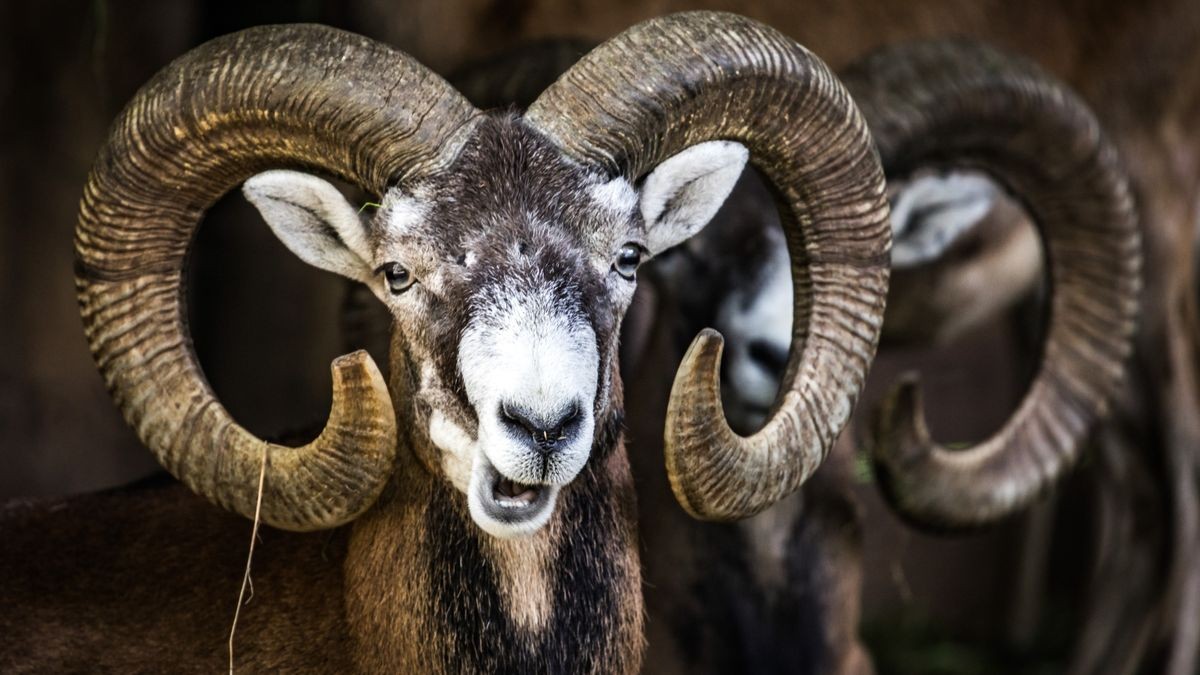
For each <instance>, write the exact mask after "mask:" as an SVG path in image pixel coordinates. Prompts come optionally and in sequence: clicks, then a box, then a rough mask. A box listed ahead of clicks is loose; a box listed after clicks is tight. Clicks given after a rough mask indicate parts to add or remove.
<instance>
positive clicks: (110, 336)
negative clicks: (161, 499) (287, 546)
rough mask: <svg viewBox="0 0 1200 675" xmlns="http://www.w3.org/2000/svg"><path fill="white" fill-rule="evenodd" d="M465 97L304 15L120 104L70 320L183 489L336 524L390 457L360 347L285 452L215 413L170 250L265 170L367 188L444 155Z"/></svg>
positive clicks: (277, 519) (236, 42) (390, 414)
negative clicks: (320, 413) (326, 412)
mask: <svg viewBox="0 0 1200 675" xmlns="http://www.w3.org/2000/svg"><path fill="white" fill-rule="evenodd" d="M474 113H475V110H474V108H472V107H471V106H470V105H469V104H468V103H467V102H466V101H465V100H464V99H463V98H462V97H461V96H459V95H458V94H457V93H456V92H455V91H454V90H453V89H452V88H451V87H450V86H449V85H448V84H446V83H445V82H444V81H443V80H442V79H441V78H439V77H437V76H436V75H434V74H432V73H430V72H429V71H428V70H426V69H425V68H423V67H422V66H421V65H420V64H418V63H416V62H415V61H413V60H412V59H411V58H410V57H408V56H406V55H405V54H402V53H400V52H397V51H395V50H393V49H390V48H388V47H386V46H384V45H381V44H379V43H376V42H373V41H371V40H368V39H366V38H363V37H360V36H356V35H352V34H350V33H345V32H343V31H339V30H334V29H332V28H326V27H323V26H312V25H291V26H265V27H260V28H252V29H249V30H245V31H242V32H240V33H235V34H233V35H227V36H225V37H221V38H217V39H216V40H213V41H211V42H208V43H206V44H204V45H201V46H200V47H197V48H196V49H193V50H192V51H190V52H188V53H187V54H185V55H184V56H182V57H180V58H179V59H178V60H176V61H175V62H173V63H172V64H171V65H169V66H167V67H166V68H164V69H163V70H162V71H160V72H159V73H158V74H157V75H156V76H155V77H154V78H153V79H152V80H151V81H150V82H149V83H147V84H146V85H145V86H144V87H143V88H142V89H141V90H140V91H139V92H138V93H137V95H136V96H135V97H134V99H133V100H132V101H131V102H130V103H129V105H128V106H126V108H125V110H124V112H122V114H121V116H120V117H119V118H118V119H117V121H116V122H115V123H114V125H113V128H112V131H111V132H110V135H109V138H108V142H107V143H106V145H105V146H104V147H103V148H102V149H101V151H100V156H99V158H98V159H97V160H96V164H95V166H94V167H93V169H92V173H91V175H90V177H89V178H88V183H87V186H86V188H85V190H84V196H83V203H82V205H81V206H80V214H79V225H78V227H77V229H76V231H75V249H76V285H77V288H78V292H79V302H80V308H81V312H82V314H83V322H84V330H85V332H86V334H87V339H88V343H89V345H90V346H91V349H92V354H93V355H94V357H95V359H96V363H97V365H98V366H99V368H100V372H101V374H102V375H103V377H104V380H105V382H106V383H107V385H108V387H109V390H110V391H111V392H112V394H113V398H114V399H115V401H116V403H117V405H118V406H119V407H120V408H121V412H122V413H123V414H124V415H125V419H126V420H127V421H128V422H129V424H130V425H131V426H132V427H133V428H134V430H135V431H136V432H137V434H138V436H139V437H140V438H141V439H142V442H143V443H145V444H146V445H147V446H148V447H149V448H150V450H151V451H152V452H153V453H154V455H155V456H156V457H157V458H158V460H159V462H160V463H162V465H163V466H165V467H166V468H167V470H168V471H170V472H171V473H172V474H174V475H175V476H176V477H178V478H179V479H180V480H181V481H183V482H184V483H185V484H187V485H188V487H190V488H191V489H192V490H194V491H196V492H197V493H199V494H201V495H203V496H204V497H206V498H208V499H210V500H212V501H213V502H216V503H218V504H220V505H222V506H224V507H226V508H229V509H231V510H233V511H236V512H238V513H240V514H242V515H243V516H247V517H253V516H254V513H255V506H256V497H257V484H258V475H259V470H260V469H259V467H260V466H261V464H260V463H261V462H262V461H263V458H264V455H265V459H266V462H267V472H266V482H265V487H264V494H263V498H262V519H263V521H264V522H266V523H268V524H270V525H273V526H275V527H280V528H285V529H290V530H313V529H319V528H327V527H335V526H338V525H341V524H343V523H345V522H348V521H349V520H350V519H352V518H354V517H355V516H357V515H359V514H360V513H362V512H363V511H364V510H366V509H367V508H368V507H370V506H371V504H372V503H373V502H374V501H375V498H376V497H378V496H379V494H380V491H381V490H382V489H383V487H384V485H385V484H386V482H387V480H388V478H389V477H390V476H391V474H392V471H393V469H394V463H395V462H394V460H395V456H396V414H395V412H394V410H393V407H392V401H391V398H390V396H389V394H388V391H387V387H386V385H385V384H384V382H383V378H382V377H381V375H380V373H379V370H378V369H377V368H376V366H375V363H374V362H373V361H372V360H371V358H370V357H369V356H367V355H366V354H365V352H360V353H356V354H352V355H349V356H343V357H341V358H339V359H337V360H336V361H334V363H333V409H332V411H331V413H330V417H329V421H328V422H327V423H326V426H325V429H324V431H323V432H322V433H321V435H320V436H319V437H318V438H317V439H316V440H314V441H313V442H312V443H310V444H308V445H306V446H304V447H300V448H288V447H283V446H277V445H272V444H269V443H267V442H265V441H263V440H261V439H259V438H256V437H255V436H254V435H253V434H251V433H250V432H249V431H247V430H246V429H244V428H242V427H241V426H240V425H238V424H237V423H236V422H234V421H233V419H232V418H231V417H230V415H229V413H228V412H227V411H226V410H225V408H224V407H223V406H222V405H221V403H220V401H218V400H217V398H216V396H215V395H214V394H213V392H212V390H211V389H210V388H209V386H208V383H207V381H206V380H205V378H204V375H203V373H202V372H201V369H200V364H199V363H198V362H197V360H196V355H195V353H194V352H193V351H192V346H191V339H190V335H189V332H188V327H187V312H186V310H185V307H184V291H183V289H184V284H185V281H186V275H187V270H186V266H185V262H186V259H187V254H188V249H189V247H190V245H191V242H192V237H193V235H194V233H195V230H196V227H197V226H198V224H199V221H200V218H201V217H202V216H203V215H204V212H205V210H206V209H208V207H209V206H211V205H212V203H213V202H214V201H216V200H217V199H218V198H219V197H220V196H221V195H223V194H225V193H226V192H228V191H229V190H230V189H232V188H233V187H235V186H237V185H238V184H239V183H241V182H242V181H244V180H246V179H247V178H249V177H250V176H252V175H253V174H255V173H258V172H260V171H263V170H266V169H274V168H284V167H294V168H303V169H315V170H319V171H323V172H325V173H328V174H331V175H334V176H337V177H340V178H343V179H345V180H347V181H349V182H352V183H354V184H356V185H358V186H360V187H362V188H364V189H366V190H368V191H369V192H372V193H374V194H383V192H384V191H385V190H386V189H387V187H388V186H389V185H392V184H394V183H396V182H399V181H402V180H417V179H420V178H421V177H422V176H425V175H428V174H429V173H431V172H433V171H436V170H438V169H440V168H442V167H444V166H445V165H446V163H447V162H448V161H449V159H451V158H452V157H453V155H454V153H455V152H456V148H457V147H458V146H457V145H456V140H455V139H459V138H461V137H462V133H461V132H462V131H463V130H464V129H466V128H468V127H469V121H470V119H471V118H472V116H473V115H474Z"/></svg>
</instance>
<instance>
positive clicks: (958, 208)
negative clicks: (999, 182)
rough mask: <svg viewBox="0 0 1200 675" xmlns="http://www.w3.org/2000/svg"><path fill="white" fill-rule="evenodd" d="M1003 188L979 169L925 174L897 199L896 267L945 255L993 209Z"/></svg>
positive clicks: (894, 225)
mask: <svg viewBox="0 0 1200 675" xmlns="http://www.w3.org/2000/svg"><path fill="white" fill-rule="evenodd" d="M999 194H1000V191H999V188H998V187H997V186H996V184H995V183H994V182H993V181H991V180H990V179H988V178H986V177H985V176H982V175H979V174H976V173H961V172H960V173H951V174H949V175H945V176H921V177H919V178H916V179H914V180H913V181H911V182H910V183H908V184H907V185H906V186H904V187H903V188H901V190H900V192H899V193H898V194H897V195H896V197H895V198H894V200H893V202H894V203H893V205H892V236H893V243H892V267H894V268H905V267H915V266H917V265H920V264H922V263H925V262H928V261H930V260H933V259H934V258H937V257H938V256H940V255H941V254H942V253H943V252H944V251H945V250H946V249H947V248H948V247H949V246H950V245H951V244H953V243H954V242H955V241H957V240H958V239H959V238H960V237H962V236H963V235H964V234H966V233H967V232H969V231H970V230H971V229H972V228H974V227H975V225H977V224H978V223H979V222H980V221H981V220H983V218H984V216H986V215H987V214H988V212H989V211H991V209H992V206H993V205H994V204H995V202H996V199H997V198H998V197H999Z"/></svg>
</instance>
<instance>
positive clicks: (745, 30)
mask: <svg viewBox="0 0 1200 675" xmlns="http://www.w3.org/2000/svg"><path fill="white" fill-rule="evenodd" d="M527 118H528V120H529V121H530V122H531V123H532V124H533V125H534V126H536V127H537V128H539V129H541V130H542V132H543V133H545V134H546V135H547V136H549V137H550V138H551V139H552V140H553V141H554V142H555V143H556V144H557V145H558V146H559V147H560V148H562V150H563V151H564V152H565V153H567V154H568V155H570V156H572V157H573V158H575V159H577V160H579V161H581V162H583V163H585V164H590V165H592V166H596V167H598V168H600V169H602V170H604V171H606V172H608V173H609V174H610V175H617V174H624V175H625V176H627V177H629V178H631V179H635V180H636V179H638V178H640V177H641V176H643V175H645V174H646V173H647V172H648V171H649V170H650V169H652V168H653V167H654V166H655V165H656V164H658V163H659V162H661V161H662V160H664V159H665V158H667V157H668V156H670V155H672V154H674V153H676V152H678V151H680V150H682V149H684V148H686V147H688V146H690V145H693V144H695V143H699V142H702V141H706V140H712V139H726V140H734V141H738V142H740V143H742V144H743V145H745V146H746V147H747V148H748V149H749V151H750V154H751V158H752V161H753V162H754V163H755V165H756V166H757V167H758V168H759V169H761V170H762V172H763V173H764V174H765V175H766V177H767V178H768V179H769V180H770V181H771V183H773V184H774V186H775V188H776V190H777V194H779V195H780V196H781V198H782V202H783V203H784V204H786V205H787V208H786V209H785V210H784V213H783V214H782V215H783V218H782V220H783V223H784V230H785V233H786V236H787V241H788V253H789V255H790V256H791V260H792V280H793V284H794V285H795V288H796V293H795V297H796V306H795V314H794V315H795V317H796V318H795V321H794V322H793V329H792V350H791V356H790V358H789V360H788V366H787V370H786V372H785V374H784V379H783V384H782V386H781V387H780V394H779V397H778V399H777V401H776V404H775V407H774V410H773V411H772V413H771V415H770V418H769V419H768V421H767V423H766V425H765V426H764V427H763V428H762V429H761V430H760V431H759V432H757V433H755V434H754V435H752V436H750V437H742V436H739V435H738V434H736V433H734V432H733V431H732V430H731V429H730V428H729V425H728V423H727V422H726V419H725V414H724V410H723V409H722V407H721V399H720V384H719V379H718V377H719V368H720V362H721V347H722V339H721V336H720V334H719V333H717V332H716V331H712V330H705V331H703V332H701V333H700V335H698V336H697V337H696V339H695V341H694V342H693V343H692V346H691V348H690V349H689V350H688V352H687V354H686V355H685V356H684V360H683V363H682V365H681V366H680V368H679V371H678V373H677V374H676V377H675V384H674V386H673V388H672V390H671V399H670V404H669V407H668V411H667V422H666V430H665V441H666V443H665V445H666V463H667V472H668V475H669V477H670V480H671V487H672V489H673V490H674V492H675V496H676V498H678V500H679V502H680V504H682V505H683V507H684V509H686V510H687V511H688V512H689V513H691V514H692V515H693V516H696V517H698V518H704V519H708V520H735V519H739V518H745V517H748V516H752V515H754V514H756V513H758V512H760V511H762V510H763V509H766V508H767V507H769V506H771V505H772V504H774V503H775V502H776V501H778V500H779V499H781V498H783V497H784V496H786V495H788V494H789V493H791V492H792V491H793V490H795V489H796V488H797V487H799V486H800V484H801V483H803V482H804V481H805V479H807V478H808V477H809V476H810V475H811V474H812V473H813V471H815V470H816V468H817V467H818V466H819V465H820V463H821V461H822V460H823V459H824V458H825V456H826V454H827V453H828V451H829V448H830V447H831V446H832V445H833V442H834V440H835V439H836V438H837V435H838V433H839V432H840V431H841V430H842V428H843V427H844V426H845V424H846V422H847V420H848V419H849V417H850V413H851V411H852V409H853V407H854V404H855V401H856V400H857V398H858V394H859V392H860V390H861V389H862V385H863V380H864V378H865V376H866V372H867V368H868V366H869V365H870V363H871V360H872V358H873V357H874V354H875V346H876V343H877V341H878V338H879V330H880V326H881V324H882V318H883V305H884V296H885V294H886V292H887V280H888V251H889V247H890V245H891V229H890V226H889V224H888V209H887V200H886V198H885V193H884V184H883V173H882V171H881V168H880V164H879V159H878V157H877V155H876V154H875V150H874V145H873V143H872V142H871V138H870V135H869V133H868V132H867V127H866V124H865V123H864V122H863V119H862V117H861V116H860V115H859V113H858V110H857V108H856V107H855V105H854V102H853V101H852V100H851V99H850V96H849V94H848V93H847V91H846V90H845V89H844V88H843V87H842V85H841V84H840V83H839V82H838V80H837V78H835V77H834V76H833V74H832V73H830V71H829V69H828V68H827V67H826V66H825V64H824V63H822V62H821V61H820V60H819V59H817V58H816V57H815V56H813V55H812V54H811V53H809V52H808V51H807V50H806V49H804V48H803V47H801V46H800V45H798V44H796V43H795V42H793V41H792V40H790V39H788V38H787V37H785V36H783V35H782V34H780V33H778V32H777V31H775V30H773V29H771V28H768V27H766V26H763V25H762V24H759V23H757V22H754V21H751V20H749V19H746V18H743V17H740V16H736V15H732V14H723V13H715V12H690V13H683V14H675V15H671V16H667V17H664V18H660V19H654V20H651V21H647V22H645V23H642V24H639V25H637V26H635V27H633V28H631V29H629V30H627V31H625V32H624V33H622V34H620V35H618V36H617V37H615V38H613V39H612V40H609V41H608V42H606V43H604V44H603V45H601V46H600V47H598V48H596V49H595V50H594V51H592V52H591V53H590V54H588V55H587V56H586V57H584V59H583V60H582V61H580V62H579V63H578V64H577V65H575V66H574V67H572V68H571V69H570V70H569V71H568V72H567V73H565V74H564V75H563V76H562V77H561V78H559V80H558V81H557V82H555V83H554V85H552V86H551V87H550V88H549V89H547V90H546V92H545V93H543V94H542V95H541V97H539V98H538V99H537V101H536V102H534V104H533V105H532V106H531V107H530V108H529V112H528V114H527Z"/></svg>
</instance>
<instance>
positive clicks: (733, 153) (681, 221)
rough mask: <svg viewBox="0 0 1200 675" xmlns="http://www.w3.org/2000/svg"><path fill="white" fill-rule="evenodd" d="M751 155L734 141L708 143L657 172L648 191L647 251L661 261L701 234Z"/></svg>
mask: <svg viewBox="0 0 1200 675" xmlns="http://www.w3.org/2000/svg"><path fill="white" fill-rule="evenodd" d="M749 157H750V153H749V151H747V150H746V148H745V146H743V145H742V144H740V143H734V142H732V141H707V142H705V143H697V144H696V145H693V146H691V147H690V148H687V149H686V150H683V151H681V152H679V153H677V154H675V155H673V156H671V157H669V158H667V159H666V160H664V161H663V162H662V163H661V164H659V165H658V166H656V167H655V168H654V170H653V171H651V172H650V175H649V176H647V177H646V181H645V183H644V184H643V185H642V195H641V210H642V218H643V219H644V220H645V221H646V238H647V247H648V248H649V249H650V253H651V254H654V255H657V254H659V253H661V252H663V251H665V250H667V249H668V248H671V247H672V246H674V245H676V244H678V243H679V242H681V241H683V240H684V239H687V238H688V237H690V236H692V235H693V234H695V233H696V232H699V231H700V230H701V229H702V228H703V227H704V226H705V225H707V224H708V221H710V220H712V217H713V216H714V215H716V213H717V210H718V209H720V208H721V204H724V203H725V199H726V198H728V197H729V193H730V191H731V190H733V186H734V185H735V184H736V183H737V180H738V177H739V176H741V175H742V169H743V168H745V166H746V160H747V159H749Z"/></svg>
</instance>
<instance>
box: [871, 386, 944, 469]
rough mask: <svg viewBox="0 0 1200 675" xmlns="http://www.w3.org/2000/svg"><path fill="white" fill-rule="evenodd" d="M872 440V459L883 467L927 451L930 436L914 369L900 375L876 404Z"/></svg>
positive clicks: (910, 459)
mask: <svg viewBox="0 0 1200 675" xmlns="http://www.w3.org/2000/svg"><path fill="white" fill-rule="evenodd" d="M873 440H874V443H873V453H874V455H875V460H876V463H877V464H882V465H884V466H885V467H886V466H888V465H894V464H896V463H909V462H912V461H915V460H918V459H920V458H922V457H924V456H926V455H928V454H929V452H930V450H931V447H932V439H931V437H930V435H929V429H928V427H927V426H926V424H925V402H924V396H923V395H922V394H921V387H920V377H919V376H918V375H917V373H915V372H908V373H905V374H903V375H901V376H900V378H899V380H898V381H897V382H896V384H895V385H894V386H893V387H892V390H891V391H890V392H889V393H888V395H887V397H886V398H884V400H883V403H881V404H880V406H879V409H878V411H877V412H876V414H875V424H874V438H873Z"/></svg>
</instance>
